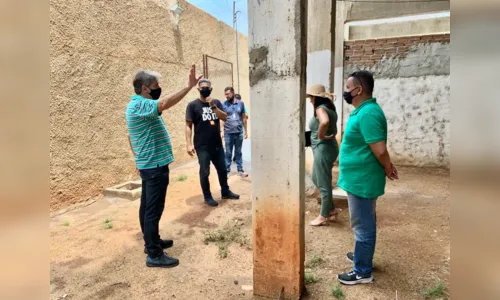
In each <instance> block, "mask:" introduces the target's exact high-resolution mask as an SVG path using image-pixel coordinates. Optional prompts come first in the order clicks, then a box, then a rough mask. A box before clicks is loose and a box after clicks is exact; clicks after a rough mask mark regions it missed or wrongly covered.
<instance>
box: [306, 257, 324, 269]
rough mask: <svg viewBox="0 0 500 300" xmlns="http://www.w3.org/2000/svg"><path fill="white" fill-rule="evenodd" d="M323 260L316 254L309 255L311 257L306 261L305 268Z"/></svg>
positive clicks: (317, 264) (318, 263)
mask: <svg viewBox="0 0 500 300" xmlns="http://www.w3.org/2000/svg"><path fill="white" fill-rule="evenodd" d="M323 262H324V260H323V258H321V256H319V255H317V254H313V255H311V258H309V260H308V261H307V262H306V268H310V269H312V268H315V267H317V266H319V265H321V264H322V263H323Z"/></svg>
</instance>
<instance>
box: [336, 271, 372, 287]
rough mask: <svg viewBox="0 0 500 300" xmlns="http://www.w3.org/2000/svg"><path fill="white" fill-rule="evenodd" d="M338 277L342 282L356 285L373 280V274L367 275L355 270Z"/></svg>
mask: <svg viewBox="0 0 500 300" xmlns="http://www.w3.org/2000/svg"><path fill="white" fill-rule="evenodd" d="M337 278H338V280H339V281H340V282H341V283H343V284H347V285H355V284H359V283H371V282H372V281H373V276H372V275H371V274H370V275H366V276H361V275H358V274H357V273H356V272H354V271H352V272H345V273H342V274H339V275H338V277H337Z"/></svg>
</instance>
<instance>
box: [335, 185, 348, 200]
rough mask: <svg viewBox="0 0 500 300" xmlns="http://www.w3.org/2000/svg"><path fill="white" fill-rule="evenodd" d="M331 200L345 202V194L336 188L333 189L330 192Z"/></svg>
mask: <svg viewBox="0 0 500 300" xmlns="http://www.w3.org/2000/svg"><path fill="white" fill-rule="evenodd" d="M332 193H333V199H339V200H347V193H346V191H344V190H343V189H341V188H339V187H338V186H336V187H334V188H333V190H332Z"/></svg>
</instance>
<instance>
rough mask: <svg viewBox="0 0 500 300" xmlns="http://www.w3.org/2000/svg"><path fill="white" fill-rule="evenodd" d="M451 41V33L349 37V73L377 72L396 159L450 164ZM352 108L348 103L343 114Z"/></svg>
mask: <svg viewBox="0 0 500 300" xmlns="http://www.w3.org/2000/svg"><path fill="white" fill-rule="evenodd" d="M449 43H450V35H449V34H438V35H422V36H410V37H399V38H388V39H370V40H358V41H348V42H345V52H344V55H345V56H344V62H345V64H344V78H346V77H347V76H348V74H350V73H352V72H353V71H355V70H360V69H368V70H370V71H372V72H373V73H374V76H375V90H374V96H375V97H376V98H377V100H378V102H379V104H380V105H381V106H382V108H383V109H384V111H385V114H386V117H387V120H388V130H389V133H388V135H389V140H388V146H389V150H390V154H391V157H392V159H393V160H394V162H395V163H397V164H400V165H412V166H437V167H449V164H450V140H451V133H450V121H451V102H450V44H449ZM352 109H353V107H352V106H349V105H344V111H343V114H344V120H346V121H348V117H349V114H350V112H351V111H352ZM345 125H346V122H344V123H343V128H345Z"/></svg>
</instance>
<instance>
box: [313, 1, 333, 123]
mask: <svg viewBox="0 0 500 300" xmlns="http://www.w3.org/2000/svg"><path fill="white" fill-rule="evenodd" d="M336 3H337V2H336V1H331V0H314V1H309V3H308V11H307V14H308V17H307V87H309V86H310V85H311V84H315V83H319V84H322V85H324V86H325V87H326V89H327V90H328V91H330V92H332V91H333V76H334V72H333V71H334V66H333V56H334V53H333V50H334V42H335V39H334V37H333V33H334V30H335V28H334V26H335V6H336ZM313 115H314V111H313V108H312V106H311V105H307V107H306V130H308V128H309V125H308V121H309V119H310V118H311V117H312V116H313Z"/></svg>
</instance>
